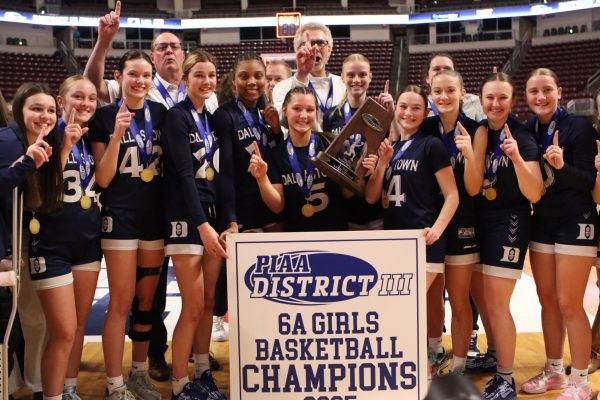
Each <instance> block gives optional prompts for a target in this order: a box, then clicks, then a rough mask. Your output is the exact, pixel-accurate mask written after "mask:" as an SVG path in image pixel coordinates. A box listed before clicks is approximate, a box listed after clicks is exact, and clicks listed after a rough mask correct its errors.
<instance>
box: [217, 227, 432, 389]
mask: <svg viewBox="0 0 600 400" xmlns="http://www.w3.org/2000/svg"><path fill="white" fill-rule="evenodd" d="M228 253H229V260H228V265H227V283H228V293H229V318H230V322H229V329H230V339H229V352H230V377H231V396H230V398H231V399H232V400H287V399H289V400H292V399H293V400H392V399H393V400H398V399H407V400H408V399H410V400H417V399H422V398H423V397H425V395H426V390H427V349H426V337H427V334H426V322H425V321H426V318H425V313H426V308H425V298H426V288H425V286H426V283H425V244H424V242H423V239H422V236H421V231H416V230H415V231H363V232H310V233H270V234H269V233H264V234H259V233H247V234H237V235H232V236H231V237H230V238H229V241H228Z"/></svg>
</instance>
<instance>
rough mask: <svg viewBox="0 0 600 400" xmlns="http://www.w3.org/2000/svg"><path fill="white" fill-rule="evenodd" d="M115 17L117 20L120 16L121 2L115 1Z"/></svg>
mask: <svg viewBox="0 0 600 400" xmlns="http://www.w3.org/2000/svg"><path fill="white" fill-rule="evenodd" d="M115 16H116V17H117V18H119V17H120V16H121V2H120V1H119V0H117V4H115Z"/></svg>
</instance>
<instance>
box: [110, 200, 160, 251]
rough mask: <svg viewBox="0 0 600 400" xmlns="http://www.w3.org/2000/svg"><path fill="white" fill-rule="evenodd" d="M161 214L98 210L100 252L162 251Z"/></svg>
mask: <svg viewBox="0 0 600 400" xmlns="http://www.w3.org/2000/svg"><path fill="white" fill-rule="evenodd" d="M163 219H164V216H163V210H162V208H158V209H151V210H130V209H125V208H117V207H110V206H104V207H102V233H101V238H102V239H101V243H102V250H138V249H140V250H162V249H163V248H164V240H163V232H162V227H163Z"/></svg>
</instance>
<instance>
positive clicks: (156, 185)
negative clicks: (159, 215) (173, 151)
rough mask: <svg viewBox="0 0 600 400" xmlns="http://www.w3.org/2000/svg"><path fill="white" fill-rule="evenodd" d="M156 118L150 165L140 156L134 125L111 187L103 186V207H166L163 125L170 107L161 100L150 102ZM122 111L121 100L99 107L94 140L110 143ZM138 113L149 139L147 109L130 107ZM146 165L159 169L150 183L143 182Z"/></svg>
mask: <svg viewBox="0 0 600 400" xmlns="http://www.w3.org/2000/svg"><path fill="white" fill-rule="evenodd" d="M148 105H149V107H150V115H151V117H152V130H153V148H152V153H153V154H152V158H151V160H150V165H146V164H145V163H144V162H143V159H142V157H141V156H140V150H139V148H138V145H137V143H136V140H135V136H134V134H133V133H132V132H131V128H127V130H126V131H125V134H124V135H123V138H122V139H121V146H120V147H119V158H118V160H117V168H116V171H115V175H114V177H113V179H112V181H111V182H110V184H109V185H108V187H107V188H103V190H102V194H101V195H100V201H101V202H102V205H103V206H112V207H118V208H125V209H138V210H150V209H155V208H161V207H162V144H161V127H162V125H163V121H164V119H165V116H166V114H167V109H166V108H165V107H164V106H163V105H162V104H160V103H155V102H153V101H148ZM118 110H119V105H118V104H117V103H113V104H109V105H107V106H106V107H102V108H99V109H98V110H97V111H96V114H95V115H94V118H93V119H92V120H91V121H90V131H89V132H90V139H91V141H92V142H102V143H106V144H108V142H109V141H110V138H111V136H112V134H113V131H114V128H115V117H116V115H117V112H118ZM130 111H131V112H133V113H135V116H134V118H135V121H136V123H137V126H138V127H139V129H140V134H142V136H143V137H144V138H145V132H144V109H143V108H141V109H138V110H130ZM145 168H150V169H152V170H154V171H155V173H154V178H153V179H152V181H150V182H144V181H142V179H141V177H140V174H141V172H142V171H143V170H144V169H145Z"/></svg>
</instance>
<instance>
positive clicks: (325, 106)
mask: <svg viewBox="0 0 600 400" xmlns="http://www.w3.org/2000/svg"><path fill="white" fill-rule="evenodd" d="M308 88H309V89H310V90H311V91H312V92H313V93H314V95H315V97H316V98H317V103H319V109H320V110H321V112H322V113H323V114H325V113H326V112H327V110H329V109H330V108H331V106H332V105H333V80H332V79H331V77H330V78H329V93H328V94H327V101H326V102H325V103H323V100H321V97H320V96H319V94H318V93H317V91H316V89H315V87H314V86H313V84H312V82H311V81H310V80H309V81H308Z"/></svg>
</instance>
